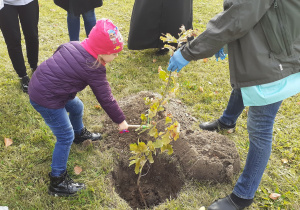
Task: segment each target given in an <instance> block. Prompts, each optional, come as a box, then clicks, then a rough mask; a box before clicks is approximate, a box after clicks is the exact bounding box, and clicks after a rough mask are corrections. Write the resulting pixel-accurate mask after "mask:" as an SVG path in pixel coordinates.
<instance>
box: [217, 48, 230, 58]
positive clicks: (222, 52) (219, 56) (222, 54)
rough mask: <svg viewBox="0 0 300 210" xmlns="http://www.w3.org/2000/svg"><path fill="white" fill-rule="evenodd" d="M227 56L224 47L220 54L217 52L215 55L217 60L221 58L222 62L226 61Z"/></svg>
mask: <svg viewBox="0 0 300 210" xmlns="http://www.w3.org/2000/svg"><path fill="white" fill-rule="evenodd" d="M226 56H227V54H225V53H224V48H223V47H222V48H221V49H220V50H219V52H217V53H216V54H215V57H216V60H217V61H218V60H219V58H221V60H224V59H225V58H226Z"/></svg>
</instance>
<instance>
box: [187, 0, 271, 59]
mask: <svg viewBox="0 0 300 210" xmlns="http://www.w3.org/2000/svg"><path fill="white" fill-rule="evenodd" d="M273 2H274V0H224V5H223V7H224V11H223V12H221V13H219V14H217V15H216V16H215V17H214V18H212V19H211V20H210V21H209V23H208V24H207V29H206V30H205V31H204V32H203V33H202V34H200V35H199V36H198V37H197V38H196V39H194V40H193V41H191V42H190V43H188V44H186V45H185V46H184V47H183V48H182V50H181V53H182V56H183V57H184V58H185V59H186V60H188V61H191V60H198V59H202V58H207V57H211V56H213V55H214V54H215V53H217V52H218V51H219V50H220V49H221V48H222V47H223V46H224V45H225V44H227V43H229V42H232V41H234V40H237V39H239V38H241V37H243V36H244V35H245V34H247V33H248V32H249V31H250V30H251V29H252V28H253V27H254V26H255V25H256V24H257V23H258V22H259V20H260V19H261V18H262V17H263V15H264V14H265V13H266V12H267V11H268V9H269V8H270V7H271V6H272V5H273Z"/></svg>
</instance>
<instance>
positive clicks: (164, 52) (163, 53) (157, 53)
mask: <svg viewBox="0 0 300 210" xmlns="http://www.w3.org/2000/svg"><path fill="white" fill-rule="evenodd" d="M168 52H169V49H168V48H161V49H159V50H158V51H157V52H156V53H155V54H156V55H158V56H160V55H166V54H168Z"/></svg>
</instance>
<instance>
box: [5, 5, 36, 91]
mask: <svg viewBox="0 0 300 210" xmlns="http://www.w3.org/2000/svg"><path fill="white" fill-rule="evenodd" d="M3 2H4V7H3V8H2V9H1V10H0V29H1V31H2V34H3V37H4V40H5V43H6V46H7V50H8V55H9V58H10V60H11V62H12V65H13V67H14V69H15V71H16V73H17V74H18V76H19V78H20V82H21V88H22V90H23V92H26V93H27V92H28V83H29V80H30V79H29V77H28V75H27V70H26V66H25V61H24V56H23V52H22V45H21V31H20V23H21V26H22V31H23V34H24V38H25V44H26V52H27V59H28V63H29V65H30V68H31V70H32V71H35V69H36V68H37V63H38V53H39V39H38V21H39V5H38V0H22V1H20V0H4V1H3Z"/></svg>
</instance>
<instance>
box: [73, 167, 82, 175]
mask: <svg viewBox="0 0 300 210" xmlns="http://www.w3.org/2000/svg"><path fill="white" fill-rule="evenodd" d="M81 172H82V168H81V167H80V166H75V167H74V173H75V174H76V175H79V174H80V173H81Z"/></svg>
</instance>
